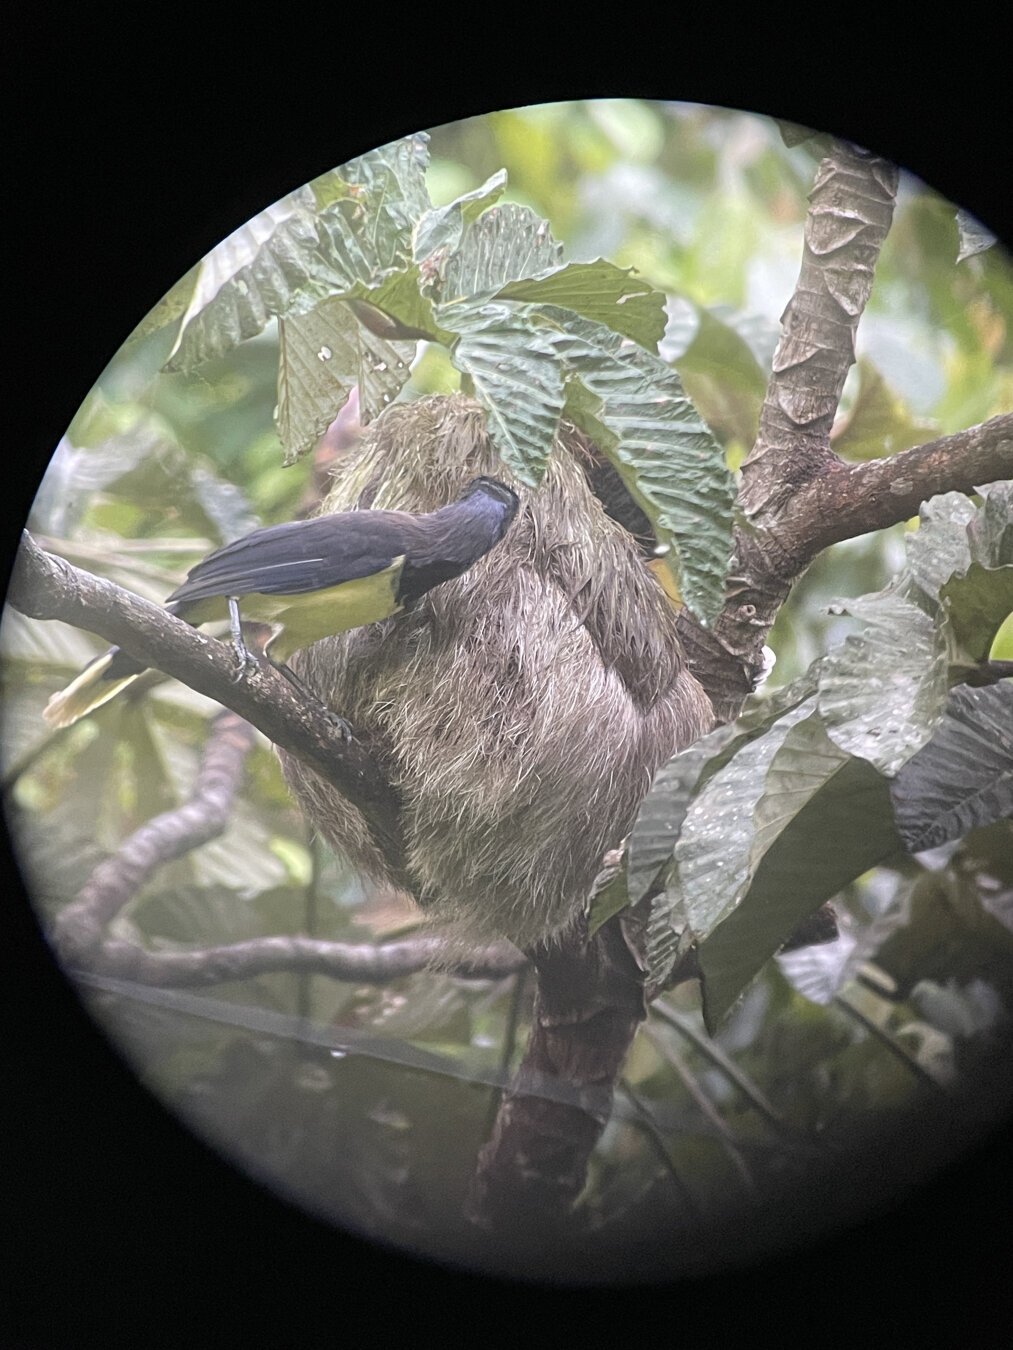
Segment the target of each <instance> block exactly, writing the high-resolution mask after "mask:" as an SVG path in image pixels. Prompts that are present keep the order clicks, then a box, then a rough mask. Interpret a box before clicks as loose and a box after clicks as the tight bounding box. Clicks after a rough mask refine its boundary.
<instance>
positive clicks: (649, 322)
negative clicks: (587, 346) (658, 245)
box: [496, 258, 665, 352]
mask: <svg viewBox="0 0 1013 1350" xmlns="http://www.w3.org/2000/svg"><path fill="white" fill-rule="evenodd" d="M496 298H497V299H499V300H523V301H527V302H529V303H532V304H542V305H555V306H558V307H559V308H561V309H569V310H572V311H573V312H574V313H576V314H579V315H581V316H582V317H583V318H585V319H590V320H591V321H592V322H594V323H600V324H604V325H605V326H606V327H608V328H611V329H613V330H614V331H615V332H617V333H621V334H622V335H623V336H624V337H628V338H632V339H633V341H634V342H638V343H639V344H640V345H641V346H642V347H646V348H647V350H648V351H651V352H653V351H655V350H656V349H657V346H658V343H659V342H660V341H661V339H662V337H663V336H664V333H665V297H664V296H663V295H662V293H661V292H660V291H657V290H655V289H654V287H653V286H651V285H650V284H649V283H648V282H646V281H642V280H639V279H638V278H637V277H636V275H635V273H634V269H633V268H632V267H616V266H615V264H614V263H610V262H606V260H605V259H604V258H598V259H597V260H596V261H594V262H587V263H579V262H574V263H568V264H567V265H566V266H565V267H562V268H557V269H555V270H553V271H551V272H548V273H545V274H544V275H542V276H537V277H529V278H525V279H524V280H521V281H512V282H510V283H509V284H508V285H506V286H504V287H502V288H501V289H500V290H499V291H498V292H497V296H496Z"/></svg>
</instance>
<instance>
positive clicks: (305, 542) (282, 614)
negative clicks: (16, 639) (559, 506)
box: [44, 476, 518, 727]
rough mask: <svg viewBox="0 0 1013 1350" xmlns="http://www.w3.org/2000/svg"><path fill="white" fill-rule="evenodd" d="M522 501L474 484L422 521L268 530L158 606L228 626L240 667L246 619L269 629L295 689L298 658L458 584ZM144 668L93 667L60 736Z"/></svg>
mask: <svg viewBox="0 0 1013 1350" xmlns="http://www.w3.org/2000/svg"><path fill="white" fill-rule="evenodd" d="M517 506H518V497H517V494H516V493H515V492H514V491H513V489H512V488H509V487H507V486H506V484H505V483H501V482H500V481H499V480H498V479H496V478H489V477H485V476H481V477H478V478H473V479H472V480H471V482H469V483H468V485H467V486H466V487H465V489H464V491H463V492H462V493H461V494H460V496H459V497H458V498H457V500H456V501H453V502H451V503H450V505H449V506H444V507H441V508H440V509H439V510H436V511H430V512H427V513H425V514H422V515H412V514H410V513H409V512H407V511H340V512H338V513H337V514H334V515H325V516H318V517H316V518H315V519H313V520H300V521H293V522H292V523H290V524H286V525H270V526H268V527H267V528H265V529H261V530H254V531H253V532H252V533H251V534H248V535H244V536H243V538H242V539H236V540H235V541H234V542H233V543H231V544H226V545H225V547H224V548H220V549H217V550H216V551H215V552H214V553H211V554H209V555H208V556H207V557H206V558H205V559H204V560H203V561H202V562H199V563H198V564H197V565H196V567H193V568H192V569H191V570H190V573H189V574H188V576H187V579H186V581H184V582H183V584H182V586H180V587H179V588H178V590H175V591H173V593H172V595H170V596H169V598H168V599H167V600H166V602H165V607H166V609H167V610H169V612H170V613H172V614H175V615H177V616H178V617H179V618H181V619H185V620H186V622H187V623H189V624H193V625H194V627H197V626H199V625H200V624H204V623H209V622H212V621H214V620H220V619H229V621H230V623H231V628H232V638H233V642H234V644H235V647H236V651H237V654H238V656H239V658H240V661H241V663H242V665H241V666H240V674H242V671H243V669H245V666H246V665H247V664H248V663H249V662H251V661H253V660H254V659H255V658H253V657H252V656H251V655H250V653H249V652H248V651H247V649H246V646H245V644H244V643H243V638H242V632H241V628H240V621H241V619H247V620H253V621H255V622H258V623H264V624H270V625H271V627H272V628H273V630H274V631H273V633H272V635H271V637H270V639H269V641H268V642H267V644H266V646H265V648H264V653H265V655H266V656H267V658H268V660H269V661H270V662H271V664H272V665H274V666H276V667H278V668H279V669H280V670H281V671H282V673H283V674H285V675H286V677H287V678H289V679H291V680H292V681H293V683H294V684H296V685H297V686H299V687H300V688H301V687H302V685H301V681H300V680H299V679H298V677H296V676H295V675H294V674H293V673H292V671H290V670H289V668H288V665H287V662H288V660H289V658H290V657H291V656H292V654H293V652H297V651H299V649H300V648H302V647H307V646H309V645H310V644H311V643H314V642H318V641H319V640H320V639H321V638H324V637H329V636H332V635H334V634H336V633H343V632H346V631H347V630H348V629H350V628H359V627H361V626H362V625H364V624H371V623H376V622H378V621H379V620H380V619H386V618H389V617H390V616H391V615H393V614H398V613H400V612H401V611H403V610H405V609H408V608H410V607H411V606H412V605H413V604H414V603H415V601H417V600H418V599H419V598H420V597H421V596H423V595H425V594H426V592H427V591H430V590H432V588H433V587H434V586H439V585H440V584H441V583H442V582H444V581H449V580H450V579H451V578H452V577H459V576H460V575H461V574H462V573H463V572H466V571H467V570H468V568H469V567H471V566H472V565H473V564H474V563H476V562H477V561H478V560H479V558H481V557H483V556H484V555H485V554H486V553H488V552H489V550H490V549H491V548H493V547H495V545H496V544H498V543H499V541H500V540H501V539H502V538H503V536H504V534H505V533H506V531H507V529H508V528H509V526H510V523H511V521H512V520H513V518H514V516H515V515H516V513H517ZM144 670H145V666H144V665H143V664H142V663H141V662H139V661H137V660H136V659H135V658H134V657H132V656H131V655H130V654H129V652H127V651H125V650H123V648H121V647H112V648H110V650H109V651H108V652H106V654H105V655H104V656H100V657H97V658H96V660H94V661H93V662H92V663H91V664H90V665H89V666H87V667H86V668H85V669H84V671H82V673H81V674H80V675H79V676H78V677H77V678H76V679H75V680H74V681H73V682H72V683H71V684H69V685H68V686H67V688H66V689H64V690H62V691H61V692H60V693H58V694H54V695H53V697H52V698H51V699H50V700H49V703H48V704H47V706H46V709H45V714H44V715H45V718H46V721H47V722H49V723H50V724H51V725H52V726H55V727H65V726H70V725H71V723H73V722H76V721H77V720H78V718H80V717H83V716H84V714H85V713H88V712H90V711H91V710H92V709H93V708H97V707H99V706H100V705H101V704H103V703H106V702H107V701H108V700H109V699H111V698H112V697H113V696H114V695H115V694H117V693H118V692H119V691H120V690H121V689H122V688H123V687H124V686H125V685H127V684H129V683H130V682H131V681H132V680H135V679H136V678H137V677H138V675H140V674H142V673H143V671H144Z"/></svg>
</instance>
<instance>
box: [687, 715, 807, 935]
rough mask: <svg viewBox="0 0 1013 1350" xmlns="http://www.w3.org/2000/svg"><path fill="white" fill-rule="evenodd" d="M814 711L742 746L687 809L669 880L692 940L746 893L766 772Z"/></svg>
mask: <svg viewBox="0 0 1013 1350" xmlns="http://www.w3.org/2000/svg"><path fill="white" fill-rule="evenodd" d="M814 709H815V699H813V698H809V699H807V700H805V702H803V703H801V704H799V705H798V706H797V707H795V708H792V709H791V710H790V711H789V712H787V713H786V714H785V715H784V717H782V718H781V719H780V720H779V721H778V722H776V723H775V724H774V726H773V727H771V728H770V730H769V731H768V732H767V733H766V734H765V735H764V736H761V737H759V738H758V739H757V740H754V741H751V742H749V743H747V744H746V745H744V746H743V747H742V748H741V750H740V751H739V752H738V754H736V755H735V756H734V757H733V758H732V759H730V760H729V761H728V763H727V764H725V766H724V767H723V768H722V769H721V770H719V771H718V772H717V773H715V774H714V775H713V776H712V777H710V778H709V779H708V781H707V782H706V784H704V785H703V786H702V787H701V789H700V790H699V792H698V793H697V794H696V796H695V797H694V799H693V801H692V803H691V804H690V807H689V809H688V811H687V812H686V815H685V818H684V820H683V823H682V830H681V833H680V836H679V841H678V843H677V844H676V846H675V855H674V859H675V868H674V872H673V875H672V878H671V880H672V886H673V888H674V890H675V891H676V892H677V899H678V906H679V910H680V911H681V917H682V921H683V923H684V924H685V925H687V926H688V927H689V928H690V929H691V930H692V932H693V934H694V936H695V937H697V938H703V937H705V936H706V935H707V934H708V933H709V932H710V931H711V929H712V928H714V927H715V925H717V924H718V923H720V921H721V920H722V919H723V918H724V917H725V916H726V915H727V914H729V913H730V912H731V911H732V910H733V909H734V908H735V906H736V905H737V904H738V903H739V901H740V900H741V898H742V896H743V895H744V894H745V892H746V889H747V887H748V884H749V879H750V854H751V849H752V847H753V839H754V834H755V829H756V810H757V806H758V804H759V801H760V798H761V797H762V796H763V793H764V788H765V782H766V777H767V773H768V771H769V768H770V765H771V763H772V761H773V759H774V756H775V755H776V754H777V752H778V751H779V750H780V748H781V746H782V745H783V744H784V742H785V740H786V739H787V736H788V733H789V732H790V731H791V729H792V728H793V727H794V726H795V725H796V724H797V723H799V722H801V721H803V720H805V719H807V718H809V717H811V716H812V714H813V712H814Z"/></svg>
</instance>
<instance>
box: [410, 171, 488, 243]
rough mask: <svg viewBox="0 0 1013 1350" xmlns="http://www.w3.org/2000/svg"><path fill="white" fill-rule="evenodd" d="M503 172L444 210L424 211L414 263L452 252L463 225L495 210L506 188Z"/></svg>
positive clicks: (417, 234)
mask: <svg viewBox="0 0 1013 1350" xmlns="http://www.w3.org/2000/svg"><path fill="white" fill-rule="evenodd" d="M506 182H507V174H506V169H499V170H497V172H496V173H494V174H493V175H492V177H491V178H487V179H486V181H485V182H484V183H483V184H482V185H481V187H477V188H473V189H472V191H471V192H465V193H464V194H463V195H462V196H460V197H457V198H455V199H454V201H452V202H448V203H447V205H446V206H437V207H435V208H434V209H433V210H432V211H427V212H426V213H425V215H424V216H422V218H421V219H420V220H419V222H418V224H417V225H416V226H415V234H414V239H413V242H412V253H413V256H414V258H415V261H416V262H421V261H422V260H423V259H424V258H428V257H430V256H431V255H432V254H433V253H435V252H436V251H437V249H446V250H447V251H448V252H453V251H454V249H456V248H457V247H458V245H459V244H460V242H461V236H462V234H463V232H464V228H465V226H466V225H470V224H471V223H472V221H474V220H477V219H478V217H479V216H480V215H481V214H482V212H483V211H485V210H487V209H488V208H489V207H490V206H494V205H495V203H496V202H497V201H498V200H499V198H500V197H501V196H502V195H503V192H504V190H505V188H506Z"/></svg>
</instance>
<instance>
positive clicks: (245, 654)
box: [228, 595, 260, 684]
mask: <svg viewBox="0 0 1013 1350" xmlns="http://www.w3.org/2000/svg"><path fill="white" fill-rule="evenodd" d="M228 605H229V629H230V630H231V632H232V646H233V647H234V649H235V653H236V657H237V658H238V660H239V669H238V670H237V671H236V673H235V675H233V677H232V682H233V684H238V683H239V681H240V680H241V679H242V678H243V676H244V675H245V674H246V672H247V671H248V670H259V669H260V662H259V661H258V660H257V658H256V657H255V656H254V654H253V653H252V652H251V651H250V649H249V647H247V645H246V643H245V642H244V641H243V626H242V622H241V621H240V618H239V600H238V599H237V598H236V596H234V595H230V596H229V597H228Z"/></svg>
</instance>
